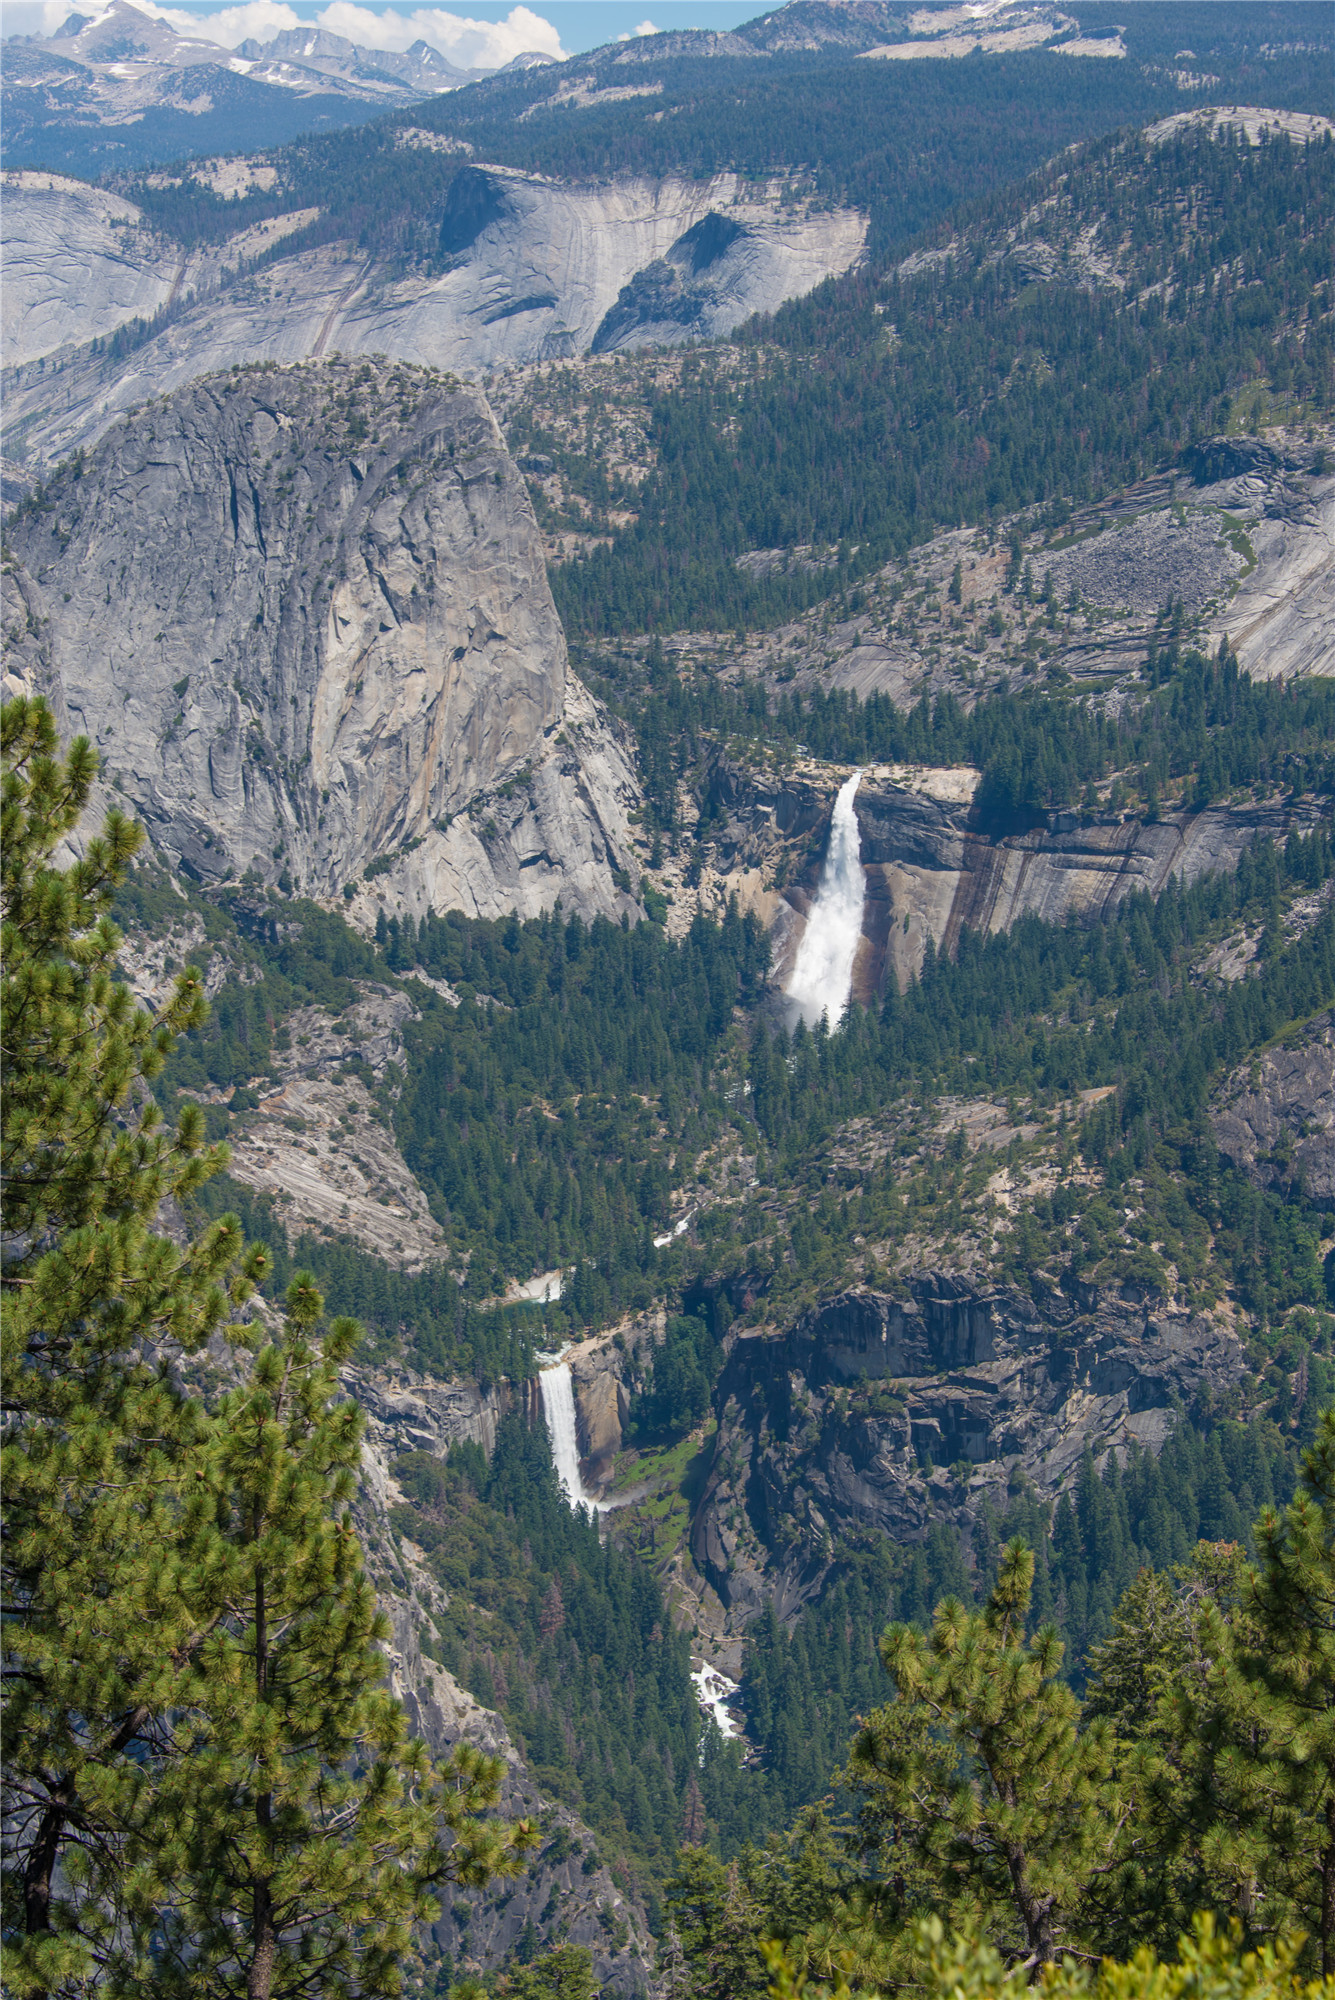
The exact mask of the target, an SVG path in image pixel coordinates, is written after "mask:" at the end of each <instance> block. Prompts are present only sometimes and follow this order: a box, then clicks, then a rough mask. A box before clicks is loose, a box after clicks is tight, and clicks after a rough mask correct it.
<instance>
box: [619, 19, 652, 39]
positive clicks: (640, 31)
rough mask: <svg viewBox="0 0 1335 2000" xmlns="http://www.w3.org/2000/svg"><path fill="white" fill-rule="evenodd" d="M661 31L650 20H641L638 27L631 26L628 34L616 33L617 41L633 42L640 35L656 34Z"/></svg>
mask: <svg viewBox="0 0 1335 2000" xmlns="http://www.w3.org/2000/svg"><path fill="white" fill-rule="evenodd" d="M661 32H662V30H661V29H659V28H656V27H655V26H654V24H653V22H652V21H641V22H640V25H639V27H638V28H632V29H631V31H630V33H629V34H628V35H618V36H617V40H618V41H619V42H633V41H635V39H636V38H637V37H638V36H640V35H657V34H660V33H661Z"/></svg>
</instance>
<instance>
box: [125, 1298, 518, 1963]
mask: <svg viewBox="0 0 1335 2000" xmlns="http://www.w3.org/2000/svg"><path fill="white" fill-rule="evenodd" d="M322 1310H323V1301H322V1299H321V1297H320V1294H319V1292H318V1291H317V1290H316V1288H315V1285H314V1282H313V1281H312V1280H311V1279H310V1278H309V1276H307V1275H305V1274H302V1275H299V1276H298V1277H297V1278H296V1279H294V1280H293V1283H292V1285H291V1286H290V1287H289V1289H288V1293H287V1300H286V1324H285V1327H284V1329H283V1331H282V1332H281V1333H280V1334H279V1335H277V1336H276V1337H275V1338H274V1339H273V1340H272V1341H266V1342H265V1344H264V1345H263V1346H262V1347H261V1349H260V1352H259V1353H258V1354H257V1355H256V1357H255V1361H254V1365H253V1369H252V1371H251V1375H250V1378H249V1380H247V1381H246V1382H245V1384H244V1385H243V1386H242V1387H240V1388H238V1389H236V1390H234V1391H232V1392H231V1394H229V1395H228V1396H226V1397H225V1398H224V1399H223V1401H222V1403H221V1405H220V1406H219V1408H218V1411H217V1413H216V1416H215V1417H214V1419H213V1421H212V1423H211V1426H210V1433H209V1439H208V1456H207V1463H206V1466H205V1467H204V1468H203V1470H204V1479H205V1484H206V1491H207V1496H208V1505H209V1508H210V1512H211V1515H212V1520H213V1526H214V1542H213V1545H212V1547H211V1548H210V1549H208V1550H205V1551H203V1552H202V1559H203V1563H204V1567H205V1571H206V1574H205V1577H204V1579H203V1588H204V1590H205V1591H206V1593H207V1595H208V1596H209V1598H210V1599H211V1600H212V1602H213V1603H214V1605H215V1606H216V1612H215V1618H214V1623H213V1627H212V1630H211V1631H210V1634H209V1637H208V1640H207V1642H206V1644H205V1645H204V1646H203V1647H202V1648H201V1649H200V1651H199V1653H198V1655H197V1657H196V1660H195V1664H194V1669H193V1672H192V1674H191V1676H190V1680H189V1684H188V1686H187V1688H186V1689H185V1706H184V1712H183V1713H182V1714H181V1715H180V1716H179V1717H177V1718H175V1721H174V1729H173V1736H172V1743H171V1747H170V1754H169V1756H168V1758H167V1760H166V1762H165V1767H164V1770H163V1773H162V1776H161V1778H160V1780H159V1783H158V1787H157V1795H156V1799H155V1819H154V1824H153V1825H152V1826H151V1827H148V1828H146V1829H145V1830H144V1835H143V1837H142V1838H141V1840H140V1841H139V1842H138V1843H136V1845H135V1846H134V1847H133V1848H132V1850H131V1854H130V1857H129V1858H130V1861H131V1864H132V1866H133V1867H134V1868H136V1869H137V1870H138V1873H137V1874H135V1875H133V1876H132V1879H131V1885H130V1893H132V1894H133V1896H134V1898H135V1900H136V1902H137V1904H138V1905H139V1906H140V1907H142V1909H143V1910H144V1911H145V1912H152V1911H154V1910H157V1911H159V1912H160V1914H159V1917H158V1920H157V1922H156V1923H154V1924H153V1926H152V1929H151V1931H150V1932H148V1933H147V1935H146V1940H145V1943H144V1945H143V1946H142V1947H141V1949H140V1952H139V1954H138V1956H136V1957H127V1958H126V1959H125V1960H124V1962H123V1963H122V1964H121V1965H120V1966H119V1967H118V1968H117V1970H116V1975H115V1977H114V1978H112V1979H110V1980H109V1981H108V1987H109V1990H110V1991H112V1992H113V1993H115V1992H123V1993H125V1994H126V1995H127V1996H128V1995H129V1994H130V1993H132V1992H134V1991H136V1990H139V1991H142V1990H143V1982H144V1980H145V1979H146V1977H147V1976H148V1969H149V1965H150V1963H151V1968H152V1981H153V1989H154V1991H155V1992H157V1993H160V1994H162V1995H163V1996H164V1997H165V2000H169V1996H171V1995H173V1994H177V1995H180V1996H182V2000H184V1996H186V1995H190V1996H192V2000H196V1996H197V2000H214V1996H216V2000H232V1996H238V2000H239V1996H241V1995H244V1996H245V2000H277V1996H294V2000H295V1996H297V1995H304V1994H320V1995H340V1994H344V1993H347V1994H351V1993H354V1992H355V1993H357V1994H358V1995H368V1994H376V1993H394V1992H397V1991H399V1989H400V1978H401V1970H400V1969H401V1963H402V1961H403V1959H404V1957H405V1955H406V1954H407V1952H408V1950H409V1947H410V1943H411V1934H412V1927H413V1925H414V1923H416V1922H421V1921H426V1920H428V1919H429V1918H430V1917H431V1915H432V1914H433V1901H432V1893H433V1891H435V1890H436V1889H438V1888H439V1887H440V1886H442V1885H444V1884H446V1883H451V1884H456V1885H459V1886H463V1887H469V1888H476V1887H479V1886H481V1884H482V1883H484V1882H486V1881H488V1880H489V1879H490V1878H491V1877H492V1876H493V1875H496V1874H515V1873H517V1872H518V1871H519V1869H520V1867H521V1866H522V1857H523V1855H524V1854H525V1852H526V1851H527V1849H528V1848H529V1847H530V1846H531V1845H532V1843H533V1839H534V1834H533V1829H532V1827H531V1826H530V1825H529V1824H528V1823H527V1822H523V1821H521V1822H519V1823H518V1824H517V1825H515V1826H513V1827H511V1826H506V1825H504V1824H503V1823H501V1822H499V1821H495V1820H492V1819H489V1818H486V1817H484V1814H485V1813H486V1812H487V1811H488V1810H489V1809H490V1808H491V1807H492V1806H494V1805H495V1803H496V1800H497V1797H498V1795H499V1789H500V1782H501V1777H502V1774H503V1767H502V1766H501V1764H500V1763H499V1762H498V1761H497V1760H496V1759H494V1758H489V1757H484V1756H482V1755H481V1754H480V1753H479V1752H477V1751H474V1750H472V1749H470V1748H469V1747H468V1746H461V1747H460V1748H458V1749H456V1751H455V1752H454V1753H453V1755H452V1756H451V1758H450V1759H449V1761H448V1762H447V1763H446V1764H445V1765H444V1766H443V1767H442V1768H441V1769H439V1770H433V1769H432V1766H431V1763H430V1759H429V1758H428V1756H427V1752H426V1749H425V1746H424V1745H423V1744H422V1743H421V1742H420V1741H416V1740H412V1741H410V1740H409V1739H408V1736H407V1726H406V1719H405V1717H404V1713H403V1710H402V1708H401V1707H400V1705H399V1703H398V1702H397V1701H395V1700H394V1698H393V1697H392V1696H391V1695H390V1694H389V1693H388V1692H387V1691H386V1690H385V1688H384V1687H383V1685H382V1682H383V1677H384V1660H383V1657H382V1655H381V1654H380V1652H379V1650H378V1645H377V1641H380V1640H383V1639H385V1638H387V1637H388V1635H389V1627H388V1623H387V1621H386V1620H385V1618H384V1616H383V1614H382V1613H380V1612H378V1611H377V1609H376V1604H375V1596H374V1592H373V1590H372V1588H371V1585H370V1582H369V1580H368V1578H367V1576H366V1573H365V1571H364V1569H363V1567H362V1556H361V1550H360V1547H359V1545H358V1542H357V1537H356V1535H355V1533H354V1531H353V1527H352V1523H351V1520H350V1518H349V1515H348V1511H347V1509H348V1503H349V1501H350V1500H351V1498H352V1496H353V1493H354V1491H355V1486H356V1467H357V1464H358V1459H359V1454H360V1443H361V1435H362V1428H363V1426H362V1418H361V1414H360V1412H359V1411H358V1410H357V1408H356V1406H355V1405H354V1404H352V1403H349V1402H347V1401H346V1400H342V1399H340V1397H339V1395H338V1370H339V1368H340V1366H341V1365H342V1364H343V1363H344V1362H346V1360H347V1359H348V1356H349V1354H350V1353H351V1351H352V1348H353V1346H354V1345H355V1342H356V1340H357V1337H358V1331H359V1330H358V1328H357V1326H356V1324H355V1323H354V1322H353V1321H351V1320H347V1319H338V1320H335V1321H334V1322H333V1323H332V1325H330V1326H329V1328H328V1329H327V1331H325V1332H324V1333H323V1335H321V1333H320V1331H319V1326H320V1318H321V1313H322ZM145 1953H147V1957H146V1956H145Z"/></svg>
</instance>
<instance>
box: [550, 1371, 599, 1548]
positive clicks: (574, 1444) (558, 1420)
mask: <svg viewBox="0 0 1335 2000" xmlns="http://www.w3.org/2000/svg"><path fill="white" fill-rule="evenodd" d="M538 1382H539V1384H540V1385H541V1388H542V1410H543V1415H544V1416H545V1417H546V1419H547V1431H548V1435H549V1436H550V1438H551V1441H552V1462H553V1464H554V1465H555V1466H556V1476H557V1478H558V1479H559V1480H560V1482H561V1491H562V1492H563V1493H564V1494H565V1496H566V1499H567V1500H568V1501H569V1502H570V1505H571V1506H572V1507H587V1508H588V1509H589V1511H590V1512H591V1513H594V1514H602V1513H605V1512H606V1502H605V1501H602V1500H599V1499H596V1498H595V1496H594V1495H593V1494H592V1493H590V1492H589V1490H588V1488H587V1487H586V1486H585V1484H584V1481H583V1480H582V1479H581V1478H580V1472H579V1439H578V1437H577V1435H576V1432H575V1389H574V1384H573V1382H572V1381H571V1377H570V1363H569V1362H568V1361H553V1362H551V1363H550V1364H549V1365H548V1366H547V1367H545V1368H543V1369H542V1370H541V1371H540V1372H539V1375H538Z"/></svg>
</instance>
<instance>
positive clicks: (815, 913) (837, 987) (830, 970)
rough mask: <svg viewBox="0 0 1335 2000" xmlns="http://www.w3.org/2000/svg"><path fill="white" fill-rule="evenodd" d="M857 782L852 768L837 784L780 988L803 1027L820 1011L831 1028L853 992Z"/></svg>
mask: <svg viewBox="0 0 1335 2000" xmlns="http://www.w3.org/2000/svg"><path fill="white" fill-rule="evenodd" d="M861 782H862V773H861V771H854V773H853V775H852V777H851V778H846V779H845V780H844V782H843V784H842V785H841V786H840V787H839V796H838V798H837V799H836V800H835V802H834V816H833V818H832V819H831V821H830V851H829V853H828V854H827V855H826V857H825V868H824V871H823V872H822V874H821V878H820V888H819V889H818V890H817V891H816V900H815V902H814V903H813V904H812V906H811V915H810V916H809V917H808V918H807V927H806V929H805V930H804V931H803V933H802V942H801V944H800V945H799V946H798V948H797V957H796V959H795V960H794V962H793V969H792V972H791V974H790V976H789V980H788V985H787V989H786V991H787V994H788V998H789V999H790V1000H791V1001H792V1002H793V1004H794V1006H795V1007H796V1008H797V1011H798V1013H799V1014H800V1015H801V1016H802V1019H803V1020H804V1021H805V1022H806V1024H807V1026H808V1027H809V1028H814V1027H815V1025H816V1023H817V1021H819V1020H820V1018H821V1016H822V1015H824V1016H825V1017H826V1018H827V1020H828V1021H829V1024H830V1027H831V1028H837V1027H838V1025H839V1023H840V1021H842V1019H843V1017H844V1010H845V1009H846V1007H847V1006H848V996H849V994H850V993H851V992H852V990H853V960H854V958H855V957H856V955H857V948H858V939H859V938H860V937H861V935H862V906H863V904H864V902H865V901H866V896H867V881H866V877H865V876H864V874H863V872H862V836H861V834H860V833H859V832H858V816H857V813H856V811H855V810H854V806H853V800H854V798H855V797H856V795H857V789H858V786H859V784H860V783H861Z"/></svg>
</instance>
